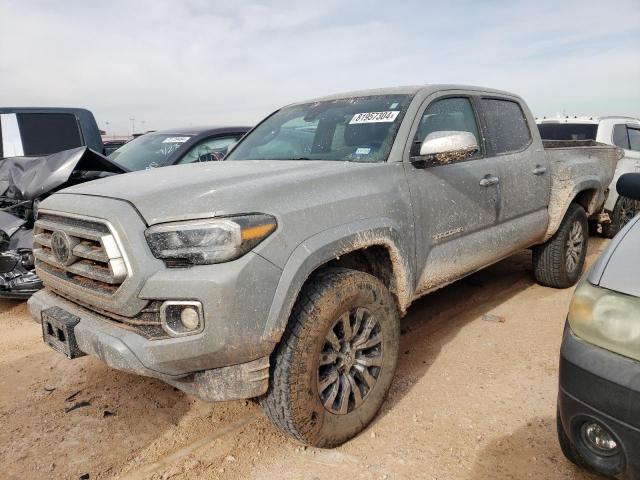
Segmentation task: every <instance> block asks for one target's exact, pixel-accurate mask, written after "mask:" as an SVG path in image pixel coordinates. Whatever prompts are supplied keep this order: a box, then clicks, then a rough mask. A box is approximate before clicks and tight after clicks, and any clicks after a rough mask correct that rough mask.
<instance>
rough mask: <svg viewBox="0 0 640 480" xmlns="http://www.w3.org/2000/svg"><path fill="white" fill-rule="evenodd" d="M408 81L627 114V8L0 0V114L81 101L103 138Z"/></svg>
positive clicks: (634, 29)
mask: <svg viewBox="0 0 640 480" xmlns="http://www.w3.org/2000/svg"><path fill="white" fill-rule="evenodd" d="M418 83H463V84H473V85H482V86H488V87H494V88H501V89H505V90H510V91H513V92H515V93H518V94H520V95H522V96H523V97H524V98H525V100H527V102H528V103H529V106H530V107H531V109H532V110H533V112H534V114H536V115H555V114H556V113H561V112H565V113H567V114H572V115H573V114H588V115H591V114H600V115H603V114H625V115H632V116H636V117H640V0H608V1H604V0H600V1H593V0H581V1H571V0H568V1H564V0H561V1H558V0H555V1H548V0H538V1H522V2H520V1H497V0H496V1H479V0H478V1H464V0H462V1H455V2H448V1H444V0H440V1H400V0H395V1H390V0H376V1H360V0H354V1H348V0H341V1H334V0H321V1H292V0H275V1H267V0H265V1H262V2H258V1H242V0H239V1H216V0H139V1H135V0H129V1H124V0H107V1H105V0H101V1H95V0H64V1H60V0H53V1H44V0H0V105H1V106H79V107H86V108H89V109H90V110H92V111H93V112H94V114H95V116H96V119H97V120H98V123H99V125H100V127H101V128H105V127H108V128H107V129H108V130H109V133H116V134H126V133H128V132H129V131H130V129H131V122H130V118H135V119H136V130H138V131H143V130H149V129H160V128H170V127H179V126H182V125H207V124H253V123H255V122H257V121H258V120H260V119H261V118H262V117H263V116H265V115H266V114H268V113H270V112H271V111H273V110H274V109H276V108H278V107H279V106H282V105H283V104H286V103H289V102H293V101H298V100H304V99H305V98H311V97H316V96H320V95H324V94H329V93H335V92H339V91H346V90H354V89H361V88H370V87H380V86H392V85H408V84H418ZM143 121H144V123H143ZM107 122H109V123H108V125H107Z"/></svg>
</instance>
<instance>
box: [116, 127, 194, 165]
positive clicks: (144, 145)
mask: <svg viewBox="0 0 640 480" xmlns="http://www.w3.org/2000/svg"><path fill="white" fill-rule="evenodd" d="M190 138H191V135H183V134H167V133H147V134H146V135H142V136H140V137H138V138H134V139H133V140H131V141H130V142H128V143H125V144H124V145H123V146H121V147H120V148H119V149H117V150H116V151H115V152H113V153H112V154H111V155H109V158H110V159H111V160H113V161H114V162H116V163H117V164H119V165H122V166H123V167H125V168H127V169H128V170H130V171H132V172H135V171H137V170H145V169H149V168H157V167H165V166H167V165H168V161H169V157H170V156H171V154H173V152H175V151H177V150H178V149H179V148H180V147H182V146H183V145H184V144H185V143H186V142H187V141H188V140H189V139H190Z"/></svg>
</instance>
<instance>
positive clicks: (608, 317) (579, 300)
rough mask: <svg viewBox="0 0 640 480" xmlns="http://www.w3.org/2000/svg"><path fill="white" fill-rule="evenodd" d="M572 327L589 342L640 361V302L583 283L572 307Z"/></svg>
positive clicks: (574, 331)
mask: <svg viewBox="0 0 640 480" xmlns="http://www.w3.org/2000/svg"><path fill="white" fill-rule="evenodd" d="M568 319H569V325H570V326H571V330H572V331H573V333H575V334H576V335H577V336H578V337H580V338H582V339H583V340H586V341H587V342H589V343H592V344H594V345H597V346H598V347H601V348H605V349H607V350H610V351H612V352H616V353H619V354H620V355H624V356H626V357H630V358H633V359H635V360H640V299H639V298H637V297H633V296H631V295H625V294H623V293H618V292H614V291H613V290H607V289H606V288H600V287H594V286H593V285H591V284H590V283H589V282H587V281H583V282H582V283H581V284H580V285H579V286H578V288H577V289H576V291H575V293H574V295H573V300H572V301H571V305H570V306H569V316H568Z"/></svg>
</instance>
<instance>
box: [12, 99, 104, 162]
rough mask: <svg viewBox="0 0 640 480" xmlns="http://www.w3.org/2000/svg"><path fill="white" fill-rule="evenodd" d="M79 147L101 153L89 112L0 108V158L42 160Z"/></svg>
mask: <svg viewBox="0 0 640 480" xmlns="http://www.w3.org/2000/svg"><path fill="white" fill-rule="evenodd" d="M82 146H86V147H89V148H90V149H91V150H94V151H96V152H100V153H103V152H104V150H103V144H102V139H101V138H100V130H99V129H98V125H97V124H96V120H95V118H94V117H93V114H92V113H91V112H90V111H89V110H86V109H84V108H50V107H0V158H6V157H43V156H46V155H51V154H53V153H57V152H62V151H63V150H69V149H71V148H77V147H82Z"/></svg>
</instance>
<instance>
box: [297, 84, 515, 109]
mask: <svg viewBox="0 0 640 480" xmlns="http://www.w3.org/2000/svg"><path fill="white" fill-rule="evenodd" d="M437 90H477V91H481V92H488V93H495V94H499V95H508V96H511V97H518V95H515V94H513V93H511V92H505V91H503V90H496V89H494V88H485V87H478V86H474V85H455V84H424V85H405V86H400V87H383V88H372V89H368V90H355V91H351V92H342V93H335V94H332V95H327V96H324V97H318V98H313V99H309V100H305V101H303V102H295V103H293V105H296V104H303V103H309V102H322V101H327V100H337V99H340V98H348V97H369V96H373V95H403V94H404V95H415V94H417V93H418V92H421V91H437Z"/></svg>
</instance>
